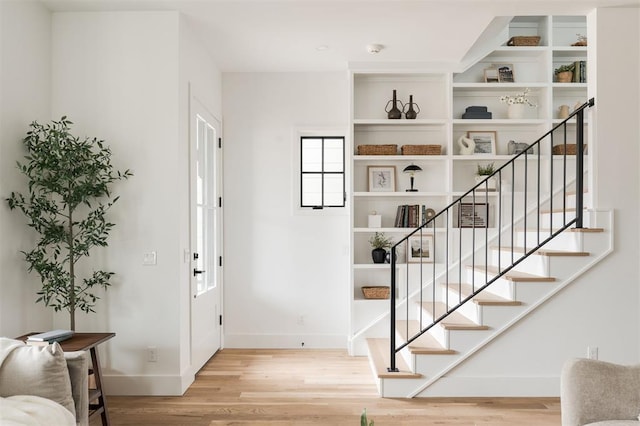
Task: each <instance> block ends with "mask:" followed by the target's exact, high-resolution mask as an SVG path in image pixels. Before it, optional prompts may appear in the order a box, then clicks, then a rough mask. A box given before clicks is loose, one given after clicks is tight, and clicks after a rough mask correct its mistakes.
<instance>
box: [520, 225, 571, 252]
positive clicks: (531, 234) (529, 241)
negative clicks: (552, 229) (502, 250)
mask: <svg viewBox="0 0 640 426" xmlns="http://www.w3.org/2000/svg"><path fill="white" fill-rule="evenodd" d="M582 235H583V234H582V233H580V232H563V233H561V234H560V235H558V236H556V237H555V238H553V239H552V240H551V241H549V242H547V243H546V244H545V245H544V248H546V249H550V250H572V251H580V250H582V240H583V238H582ZM549 236H550V234H549V231H548V229H547V230H546V232H544V231H543V232H540V234H539V235H538V233H537V232H535V231H527V232H525V231H518V232H517V234H516V238H515V240H516V241H515V246H516V247H524V246H525V242H526V246H527V247H529V248H532V247H535V246H536V245H537V244H538V241H540V242H543V241H544V240H546V239H547V238H549ZM525 237H526V239H525Z"/></svg>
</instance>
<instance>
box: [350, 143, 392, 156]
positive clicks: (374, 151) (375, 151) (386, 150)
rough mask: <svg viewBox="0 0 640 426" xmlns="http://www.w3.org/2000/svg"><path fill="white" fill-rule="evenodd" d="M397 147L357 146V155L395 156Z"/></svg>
mask: <svg viewBox="0 0 640 426" xmlns="http://www.w3.org/2000/svg"><path fill="white" fill-rule="evenodd" d="M397 153H398V145H358V155H396V154H397Z"/></svg>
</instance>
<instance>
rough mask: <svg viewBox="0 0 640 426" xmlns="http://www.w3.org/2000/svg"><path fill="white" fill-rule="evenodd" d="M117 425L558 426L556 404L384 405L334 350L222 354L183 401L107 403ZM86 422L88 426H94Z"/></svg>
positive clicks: (361, 364)
mask: <svg viewBox="0 0 640 426" xmlns="http://www.w3.org/2000/svg"><path fill="white" fill-rule="evenodd" d="M107 403H108V406H109V414H110V418H111V422H112V424H113V425H114V426H118V425H159V426H160V425H185V426H186V425H189V426H199V425H202V426H205V425H207V426H209V425H210V426H216V425H263V426H266V425H269V426H275V425H291V426H293V425H296V426H301V425H337V426H342V425H353V426H359V424H360V423H359V422H360V413H361V412H362V409H363V408H365V407H366V409H367V414H368V416H369V419H370V420H374V421H375V425H376V426H385V425H394V426H396V425H483V426H488V425H491V426H506V425H510V426H512V425H531V426H533V425H535V426H547V425H554V426H557V425H560V401H559V399H558V398H473V399H469V398H465V399H461V398H437V399H426V398H419V399H418V398H416V399H389V398H380V397H379V396H378V394H377V393H376V387H375V384H374V382H373V376H372V374H371V371H370V369H369V365H368V362H367V359H366V358H364V357H350V356H348V355H347V353H346V352H344V351H338V350H240V349H224V350H222V351H220V352H219V353H217V354H216V355H215V356H214V357H213V358H212V359H211V360H210V361H209V362H208V363H207V365H206V366H205V367H204V368H203V369H202V370H201V371H200V373H199V374H198V376H197V378H196V381H195V382H194V383H193V385H191V387H190V388H189V390H188V391H187V392H186V393H185V395H184V396H182V397H117V396H110V397H108V398H107ZM96 420H99V419H95V418H94V419H93V421H92V422H91V426H96V425H99V424H100V422H99V421H96Z"/></svg>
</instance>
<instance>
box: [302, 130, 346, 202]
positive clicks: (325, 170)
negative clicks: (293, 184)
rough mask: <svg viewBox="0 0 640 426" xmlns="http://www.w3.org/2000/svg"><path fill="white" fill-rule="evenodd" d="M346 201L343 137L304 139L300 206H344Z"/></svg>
mask: <svg viewBox="0 0 640 426" xmlns="http://www.w3.org/2000/svg"><path fill="white" fill-rule="evenodd" d="M345 198H346V197H345V176H344V137H340V136H303V137H301V138H300V205H301V207H312V208H316V209H321V208H323V207H344V206H345Z"/></svg>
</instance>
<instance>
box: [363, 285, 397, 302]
mask: <svg viewBox="0 0 640 426" xmlns="http://www.w3.org/2000/svg"><path fill="white" fill-rule="evenodd" d="M390 291H391V290H390V288H389V287H385V286H371V287H362V294H363V295H364V298H365V299H388V298H389V292H390Z"/></svg>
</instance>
